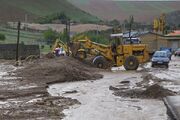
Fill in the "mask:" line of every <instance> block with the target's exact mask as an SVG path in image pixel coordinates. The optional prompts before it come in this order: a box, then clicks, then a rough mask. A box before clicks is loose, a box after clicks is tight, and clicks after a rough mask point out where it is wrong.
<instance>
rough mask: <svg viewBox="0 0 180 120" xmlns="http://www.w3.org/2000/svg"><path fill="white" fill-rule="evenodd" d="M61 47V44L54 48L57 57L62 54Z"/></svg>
mask: <svg viewBox="0 0 180 120" xmlns="http://www.w3.org/2000/svg"><path fill="white" fill-rule="evenodd" d="M60 47H61V46H57V47H56V48H55V50H54V53H55V55H56V56H57V57H59V56H60V54H59V52H60Z"/></svg>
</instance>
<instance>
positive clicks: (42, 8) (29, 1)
mask: <svg viewBox="0 0 180 120" xmlns="http://www.w3.org/2000/svg"><path fill="white" fill-rule="evenodd" d="M0 3H1V5H0V11H1V6H2V5H3V6H6V8H4V9H5V10H6V14H4V15H6V16H8V11H10V9H9V8H16V10H17V11H18V12H19V11H21V12H22V11H24V13H30V14H32V15H34V16H45V15H50V14H53V13H59V12H65V13H67V15H68V16H69V17H71V18H72V19H73V20H77V21H80V20H90V21H97V20H98V19H97V18H96V17H94V16H91V15H90V14H88V13H85V12H84V11H82V10H80V9H79V8H77V7H75V6H73V5H72V4H71V3H69V2H67V1H66V0H0ZM5 10H4V11H5ZM10 12H12V11H10ZM14 14H16V11H14Z"/></svg>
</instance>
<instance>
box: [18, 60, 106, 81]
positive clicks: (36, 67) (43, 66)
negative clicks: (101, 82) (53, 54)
mask: <svg viewBox="0 0 180 120" xmlns="http://www.w3.org/2000/svg"><path fill="white" fill-rule="evenodd" d="M96 71H97V69H95V68H91V67H90V66H88V65H86V64H83V63H81V62H80V61H78V60H76V59H74V58H71V57H59V58H54V59H48V58H43V59H39V60H37V61H36V62H35V63H33V64H28V65H27V66H25V68H24V69H22V70H20V71H19V72H18V75H19V76H22V77H23V78H25V79H24V80H28V81H30V82H35V83H36V84H47V83H48V84H51V83H56V82H70V81H80V80H95V79H99V78H102V77H103V76H102V75H100V74H97V73H96Z"/></svg>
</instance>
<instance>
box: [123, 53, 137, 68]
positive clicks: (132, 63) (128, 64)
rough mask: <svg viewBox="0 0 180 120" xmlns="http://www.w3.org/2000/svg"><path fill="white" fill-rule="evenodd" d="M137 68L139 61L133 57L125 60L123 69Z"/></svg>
mask: <svg viewBox="0 0 180 120" xmlns="http://www.w3.org/2000/svg"><path fill="white" fill-rule="evenodd" d="M138 67H139V61H138V59H137V58H136V57H135V56H129V57H127V58H126V59H125V62H124V68H125V69H126V70H137V69H138Z"/></svg>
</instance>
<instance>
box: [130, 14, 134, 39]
mask: <svg viewBox="0 0 180 120" xmlns="http://www.w3.org/2000/svg"><path fill="white" fill-rule="evenodd" d="M129 19H130V20H129V38H130V41H131V37H132V36H131V30H132V25H133V22H134V17H133V16H130V18H129Z"/></svg>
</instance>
